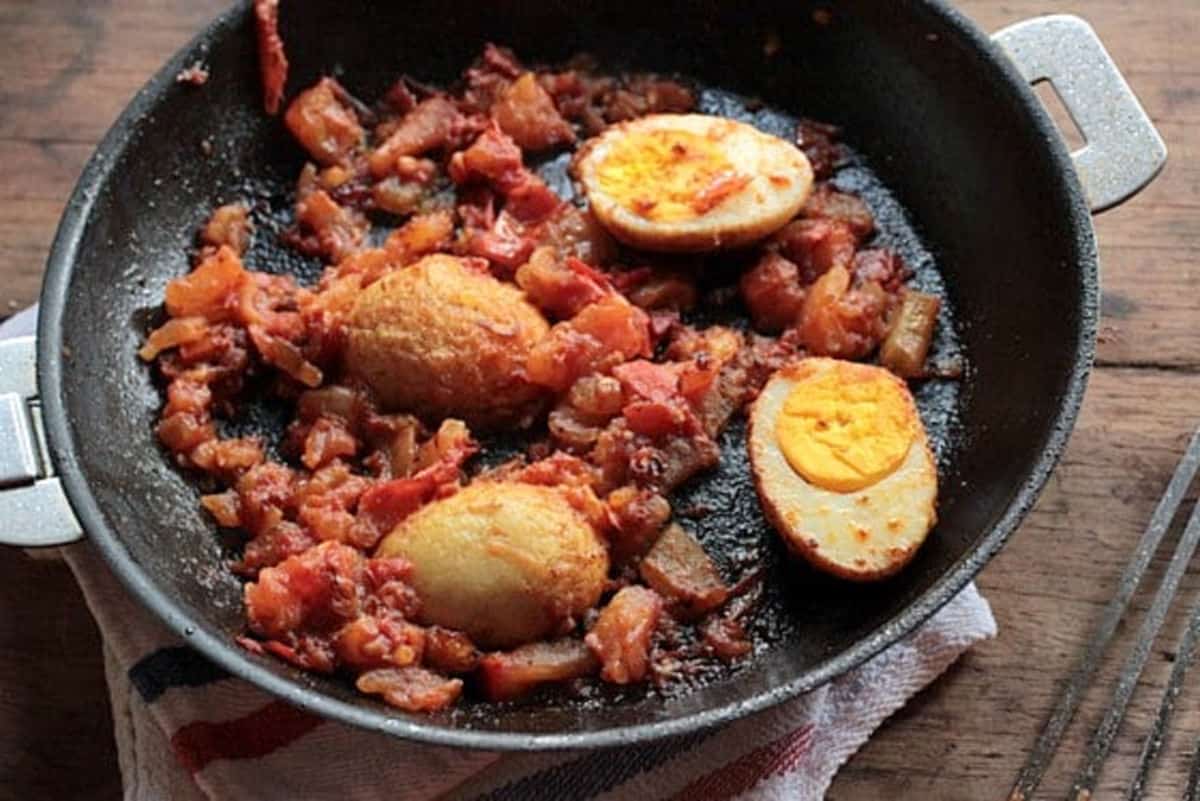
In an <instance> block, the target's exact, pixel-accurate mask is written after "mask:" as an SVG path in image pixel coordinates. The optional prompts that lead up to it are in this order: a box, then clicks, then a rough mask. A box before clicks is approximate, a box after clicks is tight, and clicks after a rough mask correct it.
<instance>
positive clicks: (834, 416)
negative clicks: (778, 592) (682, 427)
mask: <svg viewBox="0 0 1200 801" xmlns="http://www.w3.org/2000/svg"><path fill="white" fill-rule="evenodd" d="M749 448H750V464H751V469H752V471H753V473H754V479H755V486H756V487H757V489H758V496H759V499H760V500H761V502H762V506H763V510H764V511H765V512H766V515H767V518H768V519H769V520H770V521H771V523H772V524H773V525H774V526H775V528H776V529H777V530H778V531H779V533H780V534H781V535H782V536H783V539H784V541H785V542H786V543H787V545H788V547H789V548H790V549H791V550H792V551H793V552H795V553H797V554H799V555H800V556H802V557H804V558H805V559H807V560H808V561H809V562H811V563H812V564H813V565H814V566H816V567H817V568H819V569H821V570H824V571H826V572H829V573H832V574H834V575H837V576H840V577H842V578H846V579H851V580H855V581H872V580H875V579H881V578H884V577H886V576H890V575H892V574H893V573H895V572H896V571H898V570H900V568H902V567H904V565H905V564H907V563H908V561H909V560H910V559H912V557H913V555H914V554H915V553H916V551H917V548H918V547H920V545H921V543H922V542H924V541H925V536H926V535H927V534H928V533H929V530H930V529H931V528H932V527H933V524H934V522H936V520H937V514H936V511H935V504H936V500H937V467H936V465H935V464H934V461H933V454H932V453H931V452H930V449H929V441H928V438H927V437H926V434H925V429H924V427H923V426H922V425H921V418H920V417H919V416H918V414H917V407H916V404H915V403H914V402H913V398H912V394H911V393H909V391H908V387H907V386H906V385H905V383H904V382H903V381H902V380H900V379H899V378H897V377H896V376H895V375H893V374H892V373H890V372H888V371H887V370H885V369H883V368H881V367H874V366H871V365H866V364H856V363H854V362H845V361H840V360H837V359H823V358H820V359H819V358H811V359H803V360H801V361H798V362H795V363H793V364H791V365H789V366H787V367H784V368H783V369H781V370H779V371H778V372H777V373H775V375H773V376H772V377H771V379H770V380H769V381H768V382H767V384H766V386H765V387H764V388H763V390H762V393H761V394H760V395H759V396H758V399H757V400H756V401H755V402H754V406H753V407H752V409H751V413H750V442H749Z"/></svg>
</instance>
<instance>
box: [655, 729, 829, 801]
mask: <svg viewBox="0 0 1200 801" xmlns="http://www.w3.org/2000/svg"><path fill="white" fill-rule="evenodd" d="M812 733H813V727H812V725H811V724H809V725H807V726H802V727H800V728H799V729H796V730H795V731H792V732H788V733H787V734H785V735H783V736H782V737H780V738H779V739H778V740H772V741H771V742H769V743H767V744H766V745H761V746H759V747H758V748H756V749H754V750H753V751H750V752H749V753H746V754H743V755H742V756H741V757H739V758H738V759H735V760H734V761H732V762H730V763H728V764H726V765H725V766H723V767H721V768H719V769H717V770H714V771H713V772H712V773H707V774H705V775H704V776H701V777H700V778H699V779H696V780H695V781H694V782H692V783H691V784H689V785H688V786H687V787H684V788H683V789H682V790H680V791H679V792H678V793H676V794H675V795H674V796H673V797H672V798H671V801H695V799H697V798H703V799H704V801H729V799H731V798H734V797H735V796H738V795H741V794H742V793H744V792H746V791H747V790H749V789H750V788H751V787H753V786H754V785H756V784H758V783H759V782H760V781H763V780H764V779H768V778H770V777H772V776H778V775H780V774H782V773H787V772H788V771H789V770H793V769H794V768H795V767H796V766H797V765H798V764H800V760H802V759H803V758H804V756H805V755H806V754H807V753H808V752H809V749H810V748H812Z"/></svg>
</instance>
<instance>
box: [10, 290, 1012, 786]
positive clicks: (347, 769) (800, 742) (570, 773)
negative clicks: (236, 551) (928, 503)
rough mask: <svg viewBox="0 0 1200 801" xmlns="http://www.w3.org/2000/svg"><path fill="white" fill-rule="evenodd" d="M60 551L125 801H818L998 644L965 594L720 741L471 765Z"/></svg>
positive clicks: (713, 737) (714, 737)
mask: <svg viewBox="0 0 1200 801" xmlns="http://www.w3.org/2000/svg"><path fill="white" fill-rule="evenodd" d="M35 315H36V312H35V310H32V309H31V310H27V311H26V312H22V313H21V314H19V315H17V316H16V317H14V318H11V319H10V320H8V321H7V322H6V323H4V324H2V325H0V337H6V336H17V335H20V334H25V333H31V332H32V330H33V325H34V321H35V319H36V316H35ZM62 552H63V555H64V557H65V558H66V561H67V563H68V564H69V565H70V567H71V570H72V571H73V572H74V573H75V577H76V578H77V580H78V581H79V584H80V587H81V588H82V589H83V594H84V597H85V598H86V599H87V603H88V607H89V609H90V610H91V612H92V615H93V616H94V617H95V618H96V622H97V624H98V625H99V627H100V631H101V634H102V635H103V638H104V648H105V669H106V674H107V678H108V685H109V692H110V695H111V700H112V709H113V720H114V726H115V730H116V731H115V734H116V740H117V745H118V750H119V753H120V761H121V765H120V767H121V775H122V778H123V780H124V785H125V798H126V799H127V801H166V799H170V800H171V801H192V800H193V799H213V800H214V801H226V800H227V799H237V800H238V801H242V799H274V798H284V799H298V800H299V799H314V800H315V799H327V798H328V799H339V801H358V800H359V799H361V801H376V800H377V799H378V801H383V799H388V801H427V800H428V799H433V798H438V799H444V801H509V800H510V799H511V800H512V801H560V800H561V799H569V801H585V800H586V801H592V800H593V799H595V800H596V801H599V800H600V799H607V800H609V801H616V800H617V799H636V801H660V799H661V800H662V801H666V800H668V799H670V800H671V801H735V800H736V801H751V799H754V800H755V801H784V799H787V801H810V800H815V799H819V798H822V797H823V796H824V793H825V791H826V789H827V788H828V787H829V784H830V782H831V781H832V779H833V776H834V774H835V773H836V772H837V770H838V768H840V767H841V766H842V764H844V763H845V761H846V760H847V759H849V758H850V756H851V755H852V754H853V753H854V752H855V751H857V750H858V749H859V748H860V747H861V746H862V744H863V743H865V742H866V740H867V738H868V737H870V736H871V734H872V733H873V732H874V731H875V730H876V729H877V728H878V727H879V725H880V724H881V723H882V722H883V721H884V720H885V719H886V718H887V717H888V716H889V715H891V714H892V713H893V712H895V711H896V710H897V709H899V708H900V707H902V706H903V705H904V704H905V703H906V702H907V701H908V699H909V698H911V697H912V696H913V695H914V694H915V693H917V692H918V691H920V690H921V689H922V688H923V687H925V686H926V685H928V684H929V683H930V682H931V681H933V679H935V678H936V677H937V676H938V675H939V674H941V673H942V672H943V671H944V670H945V669H946V668H947V667H949V665H950V664H952V663H953V662H954V661H955V660H956V659H957V658H958V657H959V656H960V655H961V654H962V653H963V652H964V651H966V650H967V649H968V648H970V647H971V646H972V645H974V644H975V643H977V642H980V641H981V640H984V639H986V638H989V637H992V636H994V635H995V633H996V623H995V620H994V619H993V618H992V613H991V609H990V608H989V606H988V603H987V601H986V600H984V598H983V597H982V596H980V595H979V593H978V592H977V591H976V589H975V586H974V584H972V585H970V586H968V587H967V588H966V589H965V590H963V592H962V593H960V594H959V595H958V597H956V598H955V599H954V600H953V601H951V602H950V603H949V604H947V605H946V606H945V607H944V608H943V609H942V610H941V611H939V612H938V613H937V614H936V615H934V616H933V617H932V618H931V619H930V620H929V621H928V622H927V623H925V624H924V625H923V626H922V627H921V628H920V629H918V630H917V631H916V632H914V633H913V634H912V635H910V636H909V637H907V638H906V639H904V640H903V641H901V642H899V643H897V644H896V645H894V646H892V647H891V648H890V649H888V650H887V651H885V652H884V653H882V654H880V655H879V656H876V657H875V658H874V659H872V660H870V661H869V662H867V663H866V664H865V665H863V666H862V667H860V668H858V669H857V670H854V671H852V672H850V673H848V674H846V675H844V676H842V677H840V678H838V679H836V680H834V681H833V682H831V683H830V684H828V685H826V686H824V687H822V688H820V689H818V690H815V691H813V692H811V693H809V694H808V695H805V696H803V697H801V698H797V699H796V700H794V701H791V702H788V703H786V704H782V705H780V706H778V707H776V708H774V709H772V710H768V711H766V712H763V713H760V714H757V715H754V716H752V717H749V718H745V719H743V720H741V721H738V722H736V723H733V724H730V725H728V726H726V727H724V728H721V729H718V730H715V731H711V732H705V733H701V734H696V735H690V736H687V737H683V738H677V739H672V740H666V741H662V742H658V743H653V744H649V745H643V746H636V747H629V748H621V749H616V750H606V751H596V752H579V751H576V752H553V753H535V754H497V753H491V752H481V751H462V750H455V749H450V748H439V747H433V746H425V745H418V744H414V743H410V742H405V741H402V740H397V739H394V738H389V737H385V736H382V735H377V734H372V733H369V732H364V731H359V730H356V729H353V728H351V727H347V726H343V725H341V724H338V723H333V722H330V721H322V720H321V719H319V718H315V717H313V716H311V715H309V714H307V713H304V712H301V711H299V710H296V709H294V708H292V707H290V706H288V705H286V704H284V703H283V702H281V701H278V700H274V699H273V698H272V697H271V696H270V695H267V694H265V693H263V692H262V691H260V690H258V689H256V688H255V687H253V686H252V685H250V684H248V683H246V682H243V681H240V680H238V679H234V678H231V677H229V676H228V675H227V674H225V673H224V672H223V671H221V670H220V669H218V668H216V667H215V666H214V665H212V664H211V663H210V662H208V661H207V660H206V659H205V658H204V657H202V656H200V655H199V654H198V653H196V652H195V651H193V650H192V649H190V648H189V647H187V646H185V645H183V644H182V643H181V642H180V641H179V640H178V639H177V638H176V637H174V636H173V635H172V634H171V633H170V632H169V631H167V629H166V628H165V627H164V626H163V625H162V624H161V623H160V622H159V621H158V620H157V619H156V618H155V617H153V615H151V614H150V613H149V612H147V611H146V610H144V609H143V608H142V607H141V606H139V605H138V604H137V603H136V602H135V601H134V600H133V599H132V598H130V597H129V595H128V594H127V593H126V591H125V590H124V588H123V587H121V586H120V584H119V583H118V582H117V580H116V579H115V578H114V577H113V575H112V574H111V572H110V571H109V570H108V568H107V566H106V565H105V564H104V562H103V560H102V559H101V558H100V557H99V556H98V555H97V554H96V552H95V551H94V549H92V548H91V547H90V546H89V545H88V544H86V543H83V544H80V545H75V546H71V547H69V548H64V549H62Z"/></svg>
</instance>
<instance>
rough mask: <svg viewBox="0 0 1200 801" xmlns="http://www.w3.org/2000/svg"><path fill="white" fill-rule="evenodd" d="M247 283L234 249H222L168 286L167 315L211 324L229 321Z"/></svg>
mask: <svg viewBox="0 0 1200 801" xmlns="http://www.w3.org/2000/svg"><path fill="white" fill-rule="evenodd" d="M246 280H248V275H247V273H246V270H245V269H244V268H243V267H242V260H241V258H240V257H239V256H238V254H237V253H236V252H235V251H234V250H233V248H230V247H228V246H222V247H220V248H218V249H217V251H216V253H213V254H211V255H209V256H207V257H205V259H204V260H203V261H201V262H200V264H199V265H198V266H197V267H196V269H194V270H192V271H191V272H190V273H188V274H187V275H185V276H182V277H180V278H176V279H174V280H172V281H171V282H170V283H169V284H167V289H166V304H167V313H168V314H170V315H171V316H172V317H203V318H204V319H206V320H208V321H209V322H220V321H222V320H228V319H229V318H230V317H232V316H233V312H234V307H235V301H236V300H237V293H238V290H239V289H240V288H241V286H242V283H243V282H245V281H246Z"/></svg>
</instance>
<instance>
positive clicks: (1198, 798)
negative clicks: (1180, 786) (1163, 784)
mask: <svg viewBox="0 0 1200 801" xmlns="http://www.w3.org/2000/svg"><path fill="white" fill-rule="evenodd" d="M1183 801H1200V737H1197V738H1196V750H1195V751H1193V752H1192V767H1191V768H1190V769H1189V770H1188V783H1187V789H1186V790H1184V791H1183Z"/></svg>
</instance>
